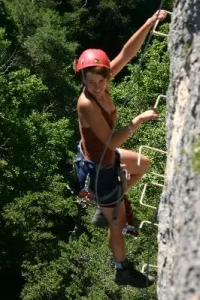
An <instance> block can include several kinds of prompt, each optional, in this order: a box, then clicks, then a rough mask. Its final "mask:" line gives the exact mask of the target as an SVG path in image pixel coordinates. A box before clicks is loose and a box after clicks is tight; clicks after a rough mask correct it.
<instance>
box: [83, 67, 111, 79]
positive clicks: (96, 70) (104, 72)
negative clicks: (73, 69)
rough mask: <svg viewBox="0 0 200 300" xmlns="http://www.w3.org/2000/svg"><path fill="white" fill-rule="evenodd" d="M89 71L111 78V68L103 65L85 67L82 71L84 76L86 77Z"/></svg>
mask: <svg viewBox="0 0 200 300" xmlns="http://www.w3.org/2000/svg"><path fill="white" fill-rule="evenodd" d="M89 72H91V73H94V74H99V75H101V76H103V77H104V78H107V79H110V77H111V73H110V69H108V68H105V67H102V66H94V67H88V68H84V69H83V70H82V71H81V73H82V76H83V77H86V75H87V73H89Z"/></svg>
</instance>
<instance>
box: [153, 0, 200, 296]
mask: <svg viewBox="0 0 200 300" xmlns="http://www.w3.org/2000/svg"><path fill="white" fill-rule="evenodd" d="M169 53H170V60H171V66H170V86H169V89H168V97H167V98H168V99H167V131H168V136H167V148H168V159H167V167H166V179H165V187H164V191H163V194H162V196H161V201H160V206H159V233H158V244H159V253H158V266H159V268H158V269H159V271H158V299H159V300H200V170H199V171H196V170H195V169H194V167H193V155H194V148H195V145H196V142H197V141H200V0H177V1H176V4H175V8H174V11H173V16H172V23H171V28H170V34H169Z"/></svg>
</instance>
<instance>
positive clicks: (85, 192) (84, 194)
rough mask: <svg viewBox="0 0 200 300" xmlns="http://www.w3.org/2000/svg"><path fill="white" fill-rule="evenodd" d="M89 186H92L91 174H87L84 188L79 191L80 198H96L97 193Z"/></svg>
mask: <svg viewBox="0 0 200 300" xmlns="http://www.w3.org/2000/svg"><path fill="white" fill-rule="evenodd" d="M89 186H90V174H87V176H86V179H85V185H84V188H83V189H82V190H81V191H80V192H79V198H83V199H85V200H95V194H94V192H93V191H92V190H91V189H90V188H89Z"/></svg>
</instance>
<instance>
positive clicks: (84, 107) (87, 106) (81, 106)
mask: <svg viewBox="0 0 200 300" xmlns="http://www.w3.org/2000/svg"><path fill="white" fill-rule="evenodd" d="M97 109H98V106H97V105H96V103H95V101H94V100H93V99H92V97H91V98H90V97H88V96H86V95H85V93H81V95H80V96H79V98H78V103H77V110H78V112H79V113H81V114H83V113H86V112H88V113H92V112H94V111H96V110H97Z"/></svg>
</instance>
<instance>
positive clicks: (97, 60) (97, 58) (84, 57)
mask: <svg viewBox="0 0 200 300" xmlns="http://www.w3.org/2000/svg"><path fill="white" fill-rule="evenodd" d="M93 66H101V67H105V68H108V69H110V61H109V58H108V56H107V54H106V53H105V52H104V51H102V50H100V49H87V50H85V51H83V53H82V54H81V55H80V57H79V59H78V62H77V65H76V68H77V71H80V70H82V69H84V68H87V67H93Z"/></svg>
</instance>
